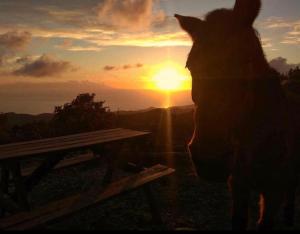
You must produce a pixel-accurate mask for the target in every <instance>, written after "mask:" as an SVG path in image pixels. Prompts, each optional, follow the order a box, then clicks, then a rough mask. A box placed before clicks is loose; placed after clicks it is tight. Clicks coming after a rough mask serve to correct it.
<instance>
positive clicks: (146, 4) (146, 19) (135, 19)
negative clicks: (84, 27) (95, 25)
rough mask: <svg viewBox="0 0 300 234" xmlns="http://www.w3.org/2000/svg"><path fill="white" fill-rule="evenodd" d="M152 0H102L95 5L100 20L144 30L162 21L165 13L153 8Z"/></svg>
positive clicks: (126, 27) (118, 25)
mask: <svg viewBox="0 0 300 234" xmlns="http://www.w3.org/2000/svg"><path fill="white" fill-rule="evenodd" d="M154 2H155V1H154V0H122V1H120V0H104V1H103V2H102V3H100V4H99V5H98V7H97V10H98V15H99V19H100V21H101V22H103V23H106V24H108V25H112V26H115V27H117V28H121V29H122V28H123V27H124V29H126V30H128V29H132V30H145V29H147V28H148V27H149V26H150V25H151V24H152V23H154V22H159V21H163V20H164V18H165V13H164V12H163V11H162V10H158V11H155V10H154V4H155V3H154Z"/></svg>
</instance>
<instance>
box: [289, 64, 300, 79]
mask: <svg viewBox="0 0 300 234" xmlns="http://www.w3.org/2000/svg"><path fill="white" fill-rule="evenodd" d="M288 77H289V80H290V81H298V82H300V68H299V67H296V68H294V69H291V70H290V71H289V73H288Z"/></svg>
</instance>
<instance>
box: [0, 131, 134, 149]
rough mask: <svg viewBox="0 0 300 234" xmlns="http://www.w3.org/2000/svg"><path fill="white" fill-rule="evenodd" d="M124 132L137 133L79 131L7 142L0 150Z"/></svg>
mask: <svg viewBox="0 0 300 234" xmlns="http://www.w3.org/2000/svg"><path fill="white" fill-rule="evenodd" d="M126 133H138V131H134V130H128V129H113V130H104V131H95V132H89V133H81V134H75V135H67V136H62V137H54V138H46V139H41V140H34V141H24V142H19V143H13V144H7V145H1V146H0V152H5V151H9V150H14V149H15V148H19V147H24V146H25V147H30V146H33V147H36V145H40V146H46V145H48V144H55V143H57V142H58V143H59V142H66V141H73V140H74V141H76V140H80V139H85V138H92V137H94V136H103V137H106V136H114V135H118V134H126Z"/></svg>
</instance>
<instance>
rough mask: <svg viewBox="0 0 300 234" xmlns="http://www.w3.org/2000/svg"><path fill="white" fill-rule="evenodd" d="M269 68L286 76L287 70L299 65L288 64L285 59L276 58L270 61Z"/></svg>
mask: <svg viewBox="0 0 300 234" xmlns="http://www.w3.org/2000/svg"><path fill="white" fill-rule="evenodd" d="M270 66H271V67H272V68H274V69H276V70H277V71H278V72H280V73H282V74H287V73H288V72H289V70H291V69H293V68H295V67H297V66H299V67H300V63H299V64H289V63H288V61H287V59H286V58H282V57H278V58H275V59H272V60H271V61H270Z"/></svg>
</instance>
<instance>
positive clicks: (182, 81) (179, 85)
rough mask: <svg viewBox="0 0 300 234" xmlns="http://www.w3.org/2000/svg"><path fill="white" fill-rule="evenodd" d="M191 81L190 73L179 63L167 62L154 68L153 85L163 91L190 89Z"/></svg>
mask: <svg viewBox="0 0 300 234" xmlns="http://www.w3.org/2000/svg"><path fill="white" fill-rule="evenodd" d="M189 81H190V80H189V78H188V74H187V73H186V71H185V70H183V69H181V68H180V67H179V65H176V64H173V63H167V64H162V65H160V66H159V67H157V68H155V69H154V72H153V75H152V85H151V86H152V88H154V89H156V90H161V91H179V90H186V89H189V86H190V83H189Z"/></svg>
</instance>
